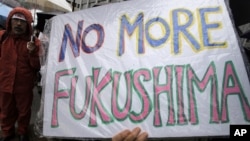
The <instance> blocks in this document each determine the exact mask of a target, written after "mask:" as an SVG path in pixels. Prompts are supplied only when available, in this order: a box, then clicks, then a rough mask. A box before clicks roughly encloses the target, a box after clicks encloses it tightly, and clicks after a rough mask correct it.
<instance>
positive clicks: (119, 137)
mask: <svg viewBox="0 0 250 141" xmlns="http://www.w3.org/2000/svg"><path fill="white" fill-rule="evenodd" d="M130 133H131V132H130V131H129V130H124V131H122V132H120V133H118V134H116V135H115V136H114V137H113V138H112V141H123V140H124V139H125V138H126V137H127V136H128V135H129V134H130Z"/></svg>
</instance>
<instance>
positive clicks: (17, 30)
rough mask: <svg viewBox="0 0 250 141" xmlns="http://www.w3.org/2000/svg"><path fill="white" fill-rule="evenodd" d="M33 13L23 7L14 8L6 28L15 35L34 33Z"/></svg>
mask: <svg viewBox="0 0 250 141" xmlns="http://www.w3.org/2000/svg"><path fill="white" fill-rule="evenodd" d="M32 21H33V19H32V15H31V12H30V11H29V10H27V9H25V8H22V7H16V8H14V9H13V10H12V11H11V12H10V13H9V16H8V18H7V22H6V29H7V31H8V32H9V33H11V34H14V35H18V36H20V35H27V36H28V37H29V36H30V35H31V34H32V26H31V23H32Z"/></svg>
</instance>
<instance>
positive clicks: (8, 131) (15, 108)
mask: <svg viewBox="0 0 250 141" xmlns="http://www.w3.org/2000/svg"><path fill="white" fill-rule="evenodd" d="M32 21H33V19H32V14H31V13H30V11H29V10H27V9H25V8H22V7H16V8H14V9H13V10H12V11H11V12H10V13H9V15H8V18H7V21H6V30H1V31H0V109H1V112H0V121H1V130H2V138H1V141H10V140H11V139H12V138H14V137H15V134H16V133H15V131H16V129H15V124H16V123H17V134H18V136H19V140H20V141H29V136H28V127H29V123H30V118H31V106H32V100H33V87H34V82H35V79H36V74H37V72H38V71H39V69H40V61H39V46H40V41H39V40H38V39H37V38H35V37H33V36H32V25H31V23H32Z"/></svg>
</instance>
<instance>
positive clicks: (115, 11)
mask: <svg viewBox="0 0 250 141" xmlns="http://www.w3.org/2000/svg"><path fill="white" fill-rule="evenodd" d="M228 13H229V12H228V10H227V7H226V5H225V3H224V1H223V0H199V1H197V0H179V1H178V2H177V1H175V0H164V1H163V0H134V1H128V2H122V3H115V4H108V5H105V6H101V7H96V8H90V9H86V10H82V11H77V12H73V13H68V14H64V15H59V16H56V17H53V20H52V27H51V34H50V44H49V53H48V56H47V59H48V62H47V64H46V65H47V68H46V69H47V70H46V71H47V73H46V85H45V90H44V94H45V104H44V127H43V134H44V135H45V136H60V137H79V138H89V137H91V138H93V137H94V138H95V137H97V138H110V137H112V136H113V135H114V134H116V133H118V132H120V131H122V130H124V129H132V128H134V127H136V126H139V127H141V128H142V129H143V130H145V131H147V132H148V133H149V137H157V138H158V137H188V136H220V135H229V126H230V124H249V122H250V105H249V100H250V95H249V94H250V84H249V79H248V76H247V72H246V69H245V65H244V61H243V59H242V55H241V52H240V48H239V45H238V42H237V38H236V35H235V32H234V29H233V25H232V22H231V20H230V16H229V14H228Z"/></svg>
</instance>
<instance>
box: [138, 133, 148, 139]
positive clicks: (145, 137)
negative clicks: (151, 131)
mask: <svg viewBox="0 0 250 141" xmlns="http://www.w3.org/2000/svg"><path fill="white" fill-rule="evenodd" d="M147 140H148V133H146V132H143V133H141V134H140V135H139V136H138V137H137V138H136V141H147Z"/></svg>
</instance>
